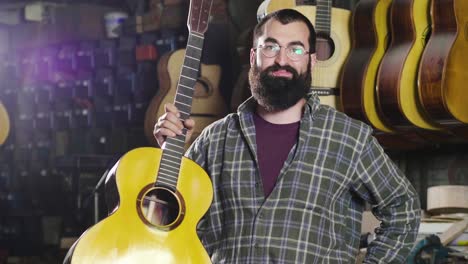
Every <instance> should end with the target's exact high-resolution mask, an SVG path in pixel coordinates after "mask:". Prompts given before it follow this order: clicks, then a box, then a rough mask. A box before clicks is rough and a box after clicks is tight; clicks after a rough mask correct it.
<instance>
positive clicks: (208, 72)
mask: <svg viewBox="0 0 468 264" xmlns="http://www.w3.org/2000/svg"><path fill="white" fill-rule="evenodd" d="M184 52H185V51H184V50H183V49H180V50H177V51H174V52H172V53H169V54H165V55H164V56H163V57H161V59H160V62H159V63H158V79H159V83H160V87H159V91H158V94H157V95H156V96H155V97H154V98H153V99H152V100H151V103H150V105H149V106H148V109H147V110H146V115H145V134H146V137H147V139H148V140H149V141H150V142H152V144H153V145H155V146H157V143H156V140H155V139H154V136H153V127H154V125H155V124H156V122H157V118H158V117H160V116H162V115H163V114H164V113H165V111H164V105H165V104H166V103H172V102H174V98H175V95H176V91H177V81H178V77H179V74H180V69H181V67H182V62H183V59H184ZM200 74H201V77H200V78H199V79H198V81H197V83H196V85H195V92H194V95H193V101H192V113H191V115H190V116H191V118H192V119H194V120H195V128H194V131H193V134H192V137H191V141H190V142H187V144H186V147H188V146H189V145H190V144H191V142H192V141H193V140H194V139H195V138H196V137H197V136H198V135H199V134H200V133H201V131H202V130H203V128H205V127H206V126H207V125H209V124H211V123H212V122H214V121H216V120H218V119H220V118H222V117H224V116H225V115H226V114H227V112H228V107H227V105H226V103H225V101H224V98H223V96H222V95H221V92H220V90H219V82H220V79H221V67H220V66H219V65H206V64H202V65H201V70H200Z"/></svg>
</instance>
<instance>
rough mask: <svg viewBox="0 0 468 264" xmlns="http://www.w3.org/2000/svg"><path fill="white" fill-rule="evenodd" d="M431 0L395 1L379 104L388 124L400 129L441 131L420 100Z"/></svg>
mask: <svg viewBox="0 0 468 264" xmlns="http://www.w3.org/2000/svg"><path fill="white" fill-rule="evenodd" d="M429 7H430V1H429V0H393V2H392V7H391V12H390V21H391V23H390V24H391V27H390V31H391V42H390V45H389V47H388V49H387V51H386V52H385V55H384V57H383V59H382V62H381V65H380V68H379V72H378V75H377V105H378V109H379V111H380V113H381V116H382V118H383V119H384V120H385V123H386V124H389V125H390V126H391V127H392V128H395V129H397V130H399V131H408V130H414V129H417V128H423V129H428V130H440V127H439V126H437V124H435V123H434V122H433V121H432V120H431V119H430V118H429V117H428V116H427V115H425V113H424V111H423V109H422V106H421V103H420V101H419V95H418V88H417V76H418V70H419V63H420V60H421V56H422V53H423V51H424V47H425V45H426V42H427V38H428V33H429V32H430V24H429Z"/></svg>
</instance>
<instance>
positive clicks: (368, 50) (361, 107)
mask: <svg viewBox="0 0 468 264" xmlns="http://www.w3.org/2000/svg"><path fill="white" fill-rule="evenodd" d="M390 4H391V0H360V1H359V2H358V3H357V5H356V8H355V9H354V12H353V15H352V23H351V25H352V31H351V33H352V37H351V39H352V48H351V52H350V53H349V55H348V58H347V59H346V62H345V64H344V66H343V73H342V76H341V86H340V87H341V102H342V103H341V105H342V106H343V111H344V112H345V113H346V114H348V115H349V116H351V117H353V118H356V119H359V120H361V121H364V122H366V123H368V124H370V125H372V126H373V127H375V128H376V129H378V130H380V131H385V132H392V129H391V128H390V127H389V126H388V125H387V124H385V123H384V121H383V120H382V118H381V117H380V115H379V113H378V111H377V105H376V104H377V102H376V98H375V97H376V89H375V87H376V76H377V71H378V69H379V65H380V62H381V61H382V58H383V56H384V53H385V50H386V48H387V46H388V42H389V36H388V26H389V25H388V21H387V17H388V14H389V11H390V6H391V5H390ZM369 25H371V26H369ZM363 29H366V30H363Z"/></svg>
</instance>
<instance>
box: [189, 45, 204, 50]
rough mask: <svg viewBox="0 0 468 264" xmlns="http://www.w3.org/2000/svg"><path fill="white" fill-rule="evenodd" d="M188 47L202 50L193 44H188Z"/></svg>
mask: <svg viewBox="0 0 468 264" xmlns="http://www.w3.org/2000/svg"><path fill="white" fill-rule="evenodd" d="M187 47H190V48H194V49H196V50H200V51H201V50H202V49H201V48H200V47H196V46H192V45H187Z"/></svg>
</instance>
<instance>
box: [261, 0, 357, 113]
mask: <svg viewBox="0 0 468 264" xmlns="http://www.w3.org/2000/svg"><path fill="white" fill-rule="evenodd" d="M316 2H317V5H316V6H313V5H311V4H312V1H310V0H265V1H263V2H262V4H261V5H260V6H259V8H258V10H257V17H259V18H261V17H263V16H264V15H266V14H269V13H271V12H274V11H277V10H279V9H283V8H292V9H295V10H297V11H299V12H301V13H302V14H303V15H305V16H306V17H307V18H309V20H310V21H311V22H312V24H314V27H315V30H316V32H317V44H316V45H317V46H316V51H317V60H318V61H317V64H316V65H315V67H314V70H313V72H312V87H311V89H312V91H315V92H317V93H318V95H319V96H320V102H321V103H322V104H326V105H329V106H332V107H334V108H336V109H338V110H341V108H342V107H341V105H340V98H339V95H340V91H339V82H340V78H341V70H342V67H343V64H344V62H345V60H346V57H347V56H348V53H349V51H350V48H351V44H350V42H351V41H350V33H349V22H350V18H351V12H350V11H349V10H345V9H341V8H335V7H332V1H331V0H317V1H316Z"/></svg>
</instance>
